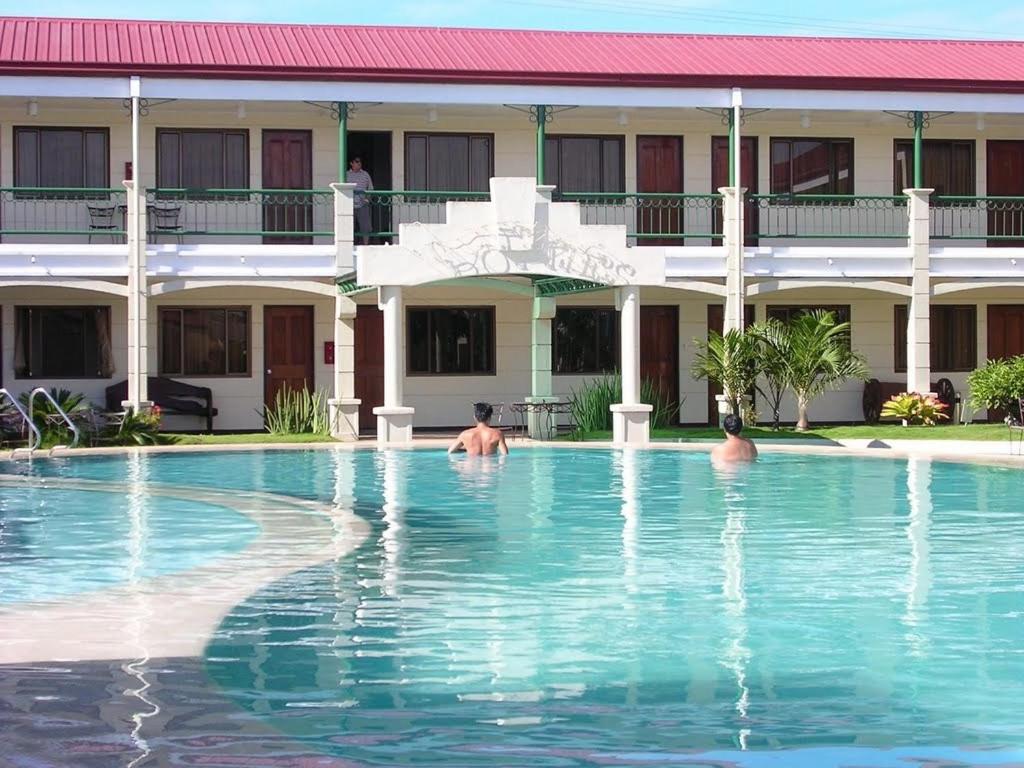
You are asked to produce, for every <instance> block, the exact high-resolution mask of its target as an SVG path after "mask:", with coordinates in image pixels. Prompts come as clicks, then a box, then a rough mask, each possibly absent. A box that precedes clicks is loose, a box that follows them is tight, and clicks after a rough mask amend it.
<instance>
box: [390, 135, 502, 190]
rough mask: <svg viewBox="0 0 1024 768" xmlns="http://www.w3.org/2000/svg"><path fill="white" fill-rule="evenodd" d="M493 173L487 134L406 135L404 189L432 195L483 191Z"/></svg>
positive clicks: (492, 146) (487, 186) (486, 188)
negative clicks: (431, 192)
mask: <svg viewBox="0 0 1024 768" xmlns="http://www.w3.org/2000/svg"><path fill="white" fill-rule="evenodd" d="M493 170H494V137H493V136H491V135H490V134H467V133H407V134H406V135H405V188H406V189H410V190H413V191H420V190H429V191H433V192H487V191H488V190H489V189H490V179H491V176H493V175H494V174H493Z"/></svg>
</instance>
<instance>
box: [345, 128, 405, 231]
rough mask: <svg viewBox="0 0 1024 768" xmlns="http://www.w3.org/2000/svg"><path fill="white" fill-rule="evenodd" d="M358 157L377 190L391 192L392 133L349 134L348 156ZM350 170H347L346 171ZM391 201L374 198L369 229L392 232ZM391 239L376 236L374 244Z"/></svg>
mask: <svg viewBox="0 0 1024 768" xmlns="http://www.w3.org/2000/svg"><path fill="white" fill-rule="evenodd" d="M356 156H358V157H359V158H360V159H361V160H362V161H363V170H364V171H366V172H367V173H368V174H370V179H371V180H372V181H373V188H374V189H384V190H388V189H391V188H392V181H391V132H390V131H349V133H348V157H349V159H352V158H353V157H356ZM346 171H347V169H346ZM393 223H394V222H393V217H392V215H391V202H390V200H388V199H387V198H379V199H377V198H374V199H372V200H371V203H370V229H371V230H372V231H374V232H391V231H392V227H393ZM390 239H391V238H389V237H373V238H370V242H371V243H372V244H374V245H376V244H379V243H382V242H389V241H390Z"/></svg>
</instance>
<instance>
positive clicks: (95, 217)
mask: <svg viewBox="0 0 1024 768" xmlns="http://www.w3.org/2000/svg"><path fill="white" fill-rule="evenodd" d="M85 209H86V210H87V211H88V212H89V242H90V243H91V242H92V238H93V236H94V235H102V234H105V235H109V236H110V242H112V243H114V242H117V238H118V235H117V234H116V232H115V230H117V228H118V227H117V224H115V223H114V214H115V213H116V212H117V206H116V205H86V206H85Z"/></svg>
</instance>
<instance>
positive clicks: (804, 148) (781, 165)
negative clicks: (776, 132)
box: [771, 139, 853, 195]
mask: <svg viewBox="0 0 1024 768" xmlns="http://www.w3.org/2000/svg"><path fill="white" fill-rule="evenodd" d="M771 157H772V174H771V175H772V179H771V182H772V183H771V188H772V194H779V195H852V194H853V139H772V140H771Z"/></svg>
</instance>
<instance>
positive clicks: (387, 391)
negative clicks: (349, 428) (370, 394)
mask: <svg viewBox="0 0 1024 768" xmlns="http://www.w3.org/2000/svg"><path fill="white" fill-rule="evenodd" d="M378 291H379V297H378V301H377V303H378V306H379V307H380V309H381V311H382V312H383V313H384V405H382V406H378V407H377V408H374V409H373V415H374V416H376V417H377V442H378V443H380V444H382V445H383V444H392V443H409V442H412V422H413V414H414V413H415V409H413V408H407V407H405V406H403V405H402V382H403V379H404V378H405V323H404V321H405V318H404V317H403V304H402V289H401V287H400V286H393V285H382V286H381V287H380V288H379V289H378Z"/></svg>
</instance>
